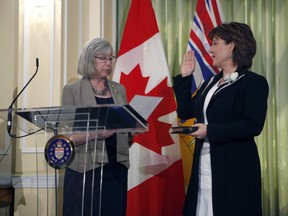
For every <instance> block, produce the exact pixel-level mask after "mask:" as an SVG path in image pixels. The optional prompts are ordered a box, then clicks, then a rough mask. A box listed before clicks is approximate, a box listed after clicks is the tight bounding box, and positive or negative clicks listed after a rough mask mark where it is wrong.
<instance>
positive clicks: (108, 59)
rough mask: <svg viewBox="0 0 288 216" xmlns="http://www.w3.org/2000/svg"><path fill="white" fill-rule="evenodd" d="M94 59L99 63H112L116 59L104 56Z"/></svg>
mask: <svg viewBox="0 0 288 216" xmlns="http://www.w3.org/2000/svg"><path fill="white" fill-rule="evenodd" d="M95 58H97V59H99V61H100V62H103V63H104V62H105V63H106V62H107V61H110V62H114V61H115V60H116V59H117V57H116V56H111V57H105V56H95Z"/></svg>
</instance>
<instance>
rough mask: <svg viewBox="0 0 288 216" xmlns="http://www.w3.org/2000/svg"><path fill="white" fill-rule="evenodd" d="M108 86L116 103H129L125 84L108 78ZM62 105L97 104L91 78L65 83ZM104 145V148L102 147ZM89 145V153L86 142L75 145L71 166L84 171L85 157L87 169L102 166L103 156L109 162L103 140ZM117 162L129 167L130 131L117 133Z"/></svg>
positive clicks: (104, 160)
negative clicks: (86, 149)
mask: <svg viewBox="0 0 288 216" xmlns="http://www.w3.org/2000/svg"><path fill="white" fill-rule="evenodd" d="M108 86H109V89H110V91H111V94H112V97H113V100H114V103H115V104H127V97H126V89H125V87H124V86H123V85H121V84H119V83H117V82H114V81H111V80H108ZM62 105H63V106H65V105H75V106H80V105H87V106H95V105H97V103H96V100H95V95H94V92H93V89H92V86H91V84H90V81H89V79H87V78H82V79H81V80H78V81H76V82H74V83H71V84H67V85H65V86H64V88H63V94H62ZM103 146H104V149H103V148H102V147H103ZM87 147H88V151H87V153H85V148H86V145H85V144H83V145H78V146H75V158H74V160H73V162H72V163H71V164H70V165H69V168H71V169H73V170H75V171H78V172H84V167H85V166H84V165H85V157H86V167H85V170H86V171H89V170H92V169H93V168H97V167H100V166H101V161H102V158H103V162H104V163H108V162H109V161H108V155H107V151H106V148H105V145H103V141H98V142H97V143H96V142H95V141H91V142H89V143H88V146H87ZM95 149H96V151H95ZM102 152H104V155H103V154H102ZM94 154H95V155H96V157H94ZM117 162H119V163H122V164H123V165H124V166H126V167H127V168H129V142H128V133H122V132H118V133H117Z"/></svg>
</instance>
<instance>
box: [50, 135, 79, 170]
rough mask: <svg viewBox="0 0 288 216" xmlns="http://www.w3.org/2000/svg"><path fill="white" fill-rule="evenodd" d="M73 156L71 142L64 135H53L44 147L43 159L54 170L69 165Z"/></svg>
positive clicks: (73, 151)
mask: <svg viewBox="0 0 288 216" xmlns="http://www.w3.org/2000/svg"><path fill="white" fill-rule="evenodd" d="M74 156H75V150H74V144H73V141H72V140H71V139H70V138H69V137H67V136H64V135H60V134H59V135H55V136H53V137H52V138H50V139H49V140H48V142H47V143H46V146H45V159H46V161H47V163H48V164H49V165H50V166H51V167H53V168H55V169H63V168H66V167H67V166H69V165H70V164H71V162H72V161H73V159H74Z"/></svg>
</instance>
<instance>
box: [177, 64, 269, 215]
mask: <svg viewBox="0 0 288 216" xmlns="http://www.w3.org/2000/svg"><path fill="white" fill-rule="evenodd" d="M237 72H238V74H239V76H238V77H237V79H236V80H235V81H234V82H230V83H228V84H225V85H222V86H220V87H218V89H217V90H216V91H215V93H214V94H213V96H212V98H211V100H210V102H209V105H208V107H207V111H206V116H207V120H208V125H207V136H208V139H209V141H210V148H211V149H210V152H211V169H212V200H213V212H214V216H226V215H227V216H231V215H233V216H237V215H239V216H243V215H245V216H250V215H251V216H259V215H262V209H261V170H260V160H259V156H258V151H257V146H256V143H255V141H254V137H255V136H258V135H259V134H260V133H261V131H262V129H263V126H264V122H265V117H266V110H267V98H268V91H269V87H268V83H267V81H266V79H265V78H264V77H262V76H260V75H258V74H256V73H253V72H251V71H248V70H246V69H245V68H238V69H237ZM222 75H223V73H222V72H221V73H219V74H217V75H215V76H213V77H212V78H211V79H209V80H207V81H205V82H204V83H203V84H202V85H201V87H200V88H199V90H198V91H197V93H196V95H195V96H194V97H191V78H192V76H189V77H184V78H182V77H181V75H179V76H177V77H175V78H174V86H173V88H174V92H175V95H176V100H177V106H178V107H177V112H178V117H179V118H181V119H189V118H192V117H195V118H196V119H197V122H198V123H199V122H203V104H204V100H205V97H206V95H207V93H208V91H209V90H210V88H211V87H212V86H213V85H215V84H216V83H218V82H219V80H220V79H221V78H222ZM202 145H203V140H199V139H196V145H195V151H194V157H193V166H192V175H191V179H190V183H189V187H188V190H187V195H186V200H185V204H184V208H183V212H184V214H185V215H195V212H196V207H197V194H198V167H199V154H200V150H201V148H202Z"/></svg>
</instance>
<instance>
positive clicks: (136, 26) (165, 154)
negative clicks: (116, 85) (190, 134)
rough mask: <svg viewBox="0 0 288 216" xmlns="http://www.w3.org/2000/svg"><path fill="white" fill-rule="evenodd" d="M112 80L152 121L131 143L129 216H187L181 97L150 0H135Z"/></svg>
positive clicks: (138, 109) (149, 121) (141, 112)
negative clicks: (179, 130)
mask: <svg viewBox="0 0 288 216" xmlns="http://www.w3.org/2000/svg"><path fill="white" fill-rule="evenodd" d="M112 79H113V80H114V81H117V82H120V83H122V84H123V85H124V86H125V87H126V90H127V98H128V102H129V104H130V105H131V106H132V107H133V108H134V109H135V110H136V111H138V112H139V113H140V114H141V115H142V116H143V117H144V118H145V119H147V121H148V123H149V131H148V132H145V133H143V134H140V135H137V136H136V137H135V139H134V143H133V145H132V146H131V148H130V164H131V166H130V169H129V176H128V204H127V215H128V216H135V215H137V216H142V215H143V216H150V215H151V216H162V215H163V216H170V215H171V216H177V215H182V213H181V212H182V205H183V201H184V197H185V189H184V178H183V170H182V160H181V150H180V144H179V137H178V135H171V134H170V128H171V126H175V125H177V114H176V102H175V99H174V93H173V89H172V83H171V77H170V74H169V69H168V65H167V61H166V57H165V53H164V49H163V44H162V41H161V37H160V34H159V29H158V25H157V21H156V17H155V13H154V10H153V7H152V4H151V0H132V2H131V5H130V10H129V13H128V17H127V21H126V25H125V29H124V32H123V36H122V41H121V45H120V50H119V52H118V58H117V62H116V65H115V68H114V73H113V77H112Z"/></svg>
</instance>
